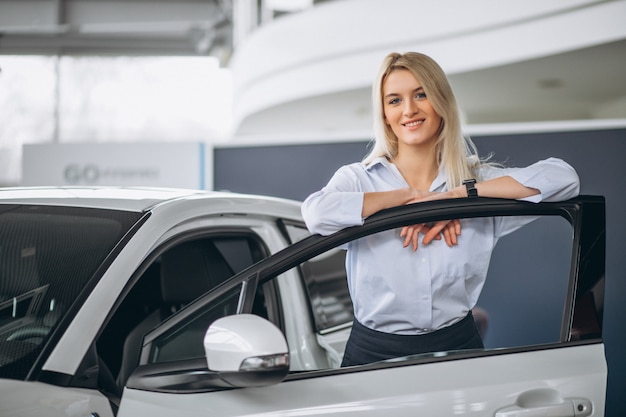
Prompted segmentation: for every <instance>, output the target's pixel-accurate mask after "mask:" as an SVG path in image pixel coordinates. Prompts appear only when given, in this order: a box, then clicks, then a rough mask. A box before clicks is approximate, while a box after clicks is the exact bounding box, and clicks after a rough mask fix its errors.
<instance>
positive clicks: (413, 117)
mask: <svg viewBox="0 0 626 417" xmlns="http://www.w3.org/2000/svg"><path fill="white" fill-rule="evenodd" d="M373 108H374V120H375V133H376V139H375V145H374V147H373V149H372V151H371V152H370V154H369V155H368V156H366V158H365V159H364V160H363V161H362V162H360V163H354V164H350V165H346V166H343V167H341V168H340V169H339V170H338V171H337V172H336V173H335V174H334V176H333V177H332V178H331V180H330V181H329V183H328V184H327V185H326V186H325V187H324V188H323V189H322V190H320V191H318V192H315V193H313V194H311V195H310V196H309V197H308V198H307V199H306V200H305V201H304V203H303V206H302V214H303V216H304V219H305V221H306V224H307V227H308V228H309V230H310V231H311V232H312V233H320V234H324V235H326V234H331V233H333V232H336V231H338V230H340V229H343V228H345V227H349V226H355V225H360V224H362V223H363V220H364V219H365V218H367V217H368V216H370V215H372V214H373V213H376V212H378V211H380V210H382V209H385V208H390V207H394V206H399V205H403V204H409V203H415V202H421V201H427V200H435V199H445V198H460V197H468V194H470V195H475V194H476V193H477V194H478V196H483V197H496V198H510V199H522V200H527V201H533V202H539V201H546V200H548V201H550V200H551V201H559V200H565V199H568V198H572V197H575V196H577V195H578V191H579V180H578V175H577V174H576V172H575V171H574V169H573V168H572V167H571V166H570V165H568V164H567V163H565V162H563V161H562V160H560V159H556V158H549V159H547V160H544V161H539V162H536V163H535V164H533V165H530V166H528V167H526V168H509V169H507V168H503V167H500V166H496V165H494V164H490V163H487V162H486V161H482V160H480V158H479V157H478V155H477V152H476V148H475V146H474V144H473V143H472V142H471V140H470V139H469V138H467V137H464V136H463V134H462V130H461V123H460V117H459V110H458V106H457V103H456V100H455V98H454V94H453V92H452V89H451V87H450V84H449V82H448V79H447V77H446V75H445V73H444V72H443V70H442V69H441V67H440V66H439V65H438V64H437V63H436V62H435V61H434V60H432V59H431V58H430V57H428V56H426V55H423V54H420V53H415V52H409V53H405V54H398V53H391V54H389V55H387V57H385V59H384V60H383V63H382V65H381V68H380V71H379V73H378V76H377V78H376V80H375V83H374V86H373ZM466 180H469V181H467V182H466V183H464V181H466ZM523 224H524V222H523V221H521V220H519V219H516V218H512V217H511V218H491V219H487V218H485V219H464V220H462V221H459V220H449V221H441V222H437V223H435V224H431V225H425V224H422V225H414V226H408V227H404V228H402V229H401V230H399V231H398V230H391V231H387V232H383V233H378V234H376V235H372V236H369V237H367V238H364V239H359V240H357V241H354V242H351V243H350V244H349V245H348V247H347V250H348V253H347V257H346V269H347V276H348V286H349V288H350V295H351V297H352V302H353V305H354V315H355V320H354V323H353V326H352V332H351V334H350V338H349V340H348V343H347V345H346V350H345V353H344V358H343V362H342V366H349V365H358V364H364V363H370V362H374V361H378V360H383V359H389V358H393V357H399V356H405V355H409V354H418V353H424V352H434V351H445V350H457V349H474V348H482V347H483V344H482V340H481V338H480V335H479V333H478V331H477V329H476V325H475V323H474V319H473V317H472V313H471V310H472V308H473V307H474V306H475V303H476V301H477V300H478V296H479V295H480V291H481V289H482V287H483V284H484V281H485V277H486V275H487V268H488V265H489V259H490V256H491V251H492V250H493V248H494V246H495V244H496V242H497V240H498V238H499V237H501V236H503V235H505V234H507V233H510V232H512V231H513V230H515V229H517V228H519V227H521V226H522V225H523ZM461 230H462V235H461ZM418 248H419V250H418Z"/></svg>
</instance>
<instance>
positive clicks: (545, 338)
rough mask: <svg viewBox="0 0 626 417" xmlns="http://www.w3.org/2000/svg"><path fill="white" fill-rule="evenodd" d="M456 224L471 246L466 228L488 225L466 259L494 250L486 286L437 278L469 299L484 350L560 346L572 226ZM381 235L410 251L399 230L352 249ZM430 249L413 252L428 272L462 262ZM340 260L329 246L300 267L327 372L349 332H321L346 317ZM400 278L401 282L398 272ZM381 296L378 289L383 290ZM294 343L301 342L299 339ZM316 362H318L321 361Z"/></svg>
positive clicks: (546, 220)
mask: <svg viewBox="0 0 626 417" xmlns="http://www.w3.org/2000/svg"><path fill="white" fill-rule="evenodd" d="M461 224H462V235H461V239H460V241H459V245H462V244H472V242H471V241H468V243H464V242H463V240H462V237H463V236H471V233H472V232H471V230H472V229H476V227H481V228H482V227H486V226H488V225H490V224H491V225H493V228H494V236H493V237H490V238H488V239H486V241H485V242H483V243H484V244H485V245H486V246H484V247H482V248H478V247H474V248H472V250H471V251H469V253H468V254H467V256H470V257H472V256H489V253H490V251H491V250H490V249H491V247H495V248H494V250H493V252H492V253H491V258H490V260H489V258H488V257H487V260H489V262H488V270H487V276H486V279H485V280H484V283H483V282H482V281H481V280H476V276H473V275H475V273H474V272H472V271H469V270H468V271H467V273H466V275H465V277H466V278H465V280H464V281H462V282H456V283H455V282H452V281H450V282H447V283H446V279H445V276H443V282H444V285H443V287H441V289H440V291H442V292H444V293H445V292H449V291H451V289H452V287H455V288H456V290H458V289H459V288H460V289H461V295H462V296H463V297H467V298H468V299H469V300H474V301H475V304H474V303H473V302H472V301H470V303H471V304H473V314H474V318H475V321H476V324H477V326H478V328H479V332H480V334H481V336H482V338H483V343H484V345H485V349H487V350H489V349H498V350H500V349H501V348H509V347H522V346H534V345H541V344H550V343H558V342H559V341H565V340H562V339H561V332H562V326H563V313H564V309H565V307H566V305H567V303H566V299H567V294H568V290H569V276H570V266H571V256H572V253H573V230H572V227H571V225H570V223H569V222H568V221H567V220H566V219H564V218H562V217H560V216H543V217H533V218H529V217H518V218H517V219H513V218H511V217H499V218H478V219H465V220H462V223H461ZM511 225H514V226H511ZM463 230H465V234H463ZM511 230H514V231H511ZM501 231H504V232H502V234H504V235H503V236H501V237H496V236H495V235H497V234H498V233H499V232H501ZM383 235H385V236H387V237H390V236H391V239H388V240H387V242H389V243H388V244H390V245H395V244H396V243H397V250H398V251H402V250H405V251H408V250H410V249H409V248H403V247H402V241H401V239H400V237H399V229H393V230H387V231H383V232H379V233H376V234H373V235H370V236H368V237H365V238H360V239H359V240H358V241H355V242H353V244H359V245H363V244H365V245H368V244H371V243H372V242H373V240H374V239H376V238H377V237H379V236H383ZM394 235H397V236H396V237H397V239H396V240H397V242H395V241H394V240H393V236H394ZM481 242H482V241H481ZM435 244H438V245H445V243H443V241H440V242H436V243H433V244H431V245H435ZM342 247H345V246H342ZM431 249H432V248H430V247H429V248H426V247H420V248H418V250H417V251H415V252H413V253H412V256H413V257H414V259H415V263H414V265H415V267H417V268H426V267H425V266H427V269H428V270H430V271H432V270H435V269H441V270H443V271H445V270H446V268H447V265H449V264H455V265H459V263H458V262H451V260H452V259H453V258H452V257H455V258H456V257H459V256H465V255H460V252H459V251H457V250H455V249H456V248H447V247H444V248H443V250H442V251H438V252H437V251H432V250H431ZM344 257H345V251H344V250H342V249H338V248H334V249H331V250H329V251H327V252H325V253H323V254H321V255H318V256H316V257H314V258H311V259H310V260H306V261H303V262H302V263H301V264H300V265H299V266H298V269H299V270H300V271H301V272H302V274H303V275H304V277H305V279H304V280H305V282H306V288H307V291H308V294H309V297H310V301H311V308H312V309H313V312H314V317H315V320H316V324H317V326H318V329H317V330H318V331H320V330H321V335H318V341H319V343H320V348H321V349H322V350H323V351H324V352H325V354H326V356H327V358H328V363H329V364H332V366H338V364H339V363H340V358H341V356H342V355H343V349H344V348H345V343H346V341H347V337H348V336H349V332H348V331H346V332H343V331H334V332H331V333H328V335H325V332H324V331H323V330H324V329H327V328H328V327H325V326H332V325H336V324H338V323H341V322H343V321H345V320H346V319H347V320H350V319H351V316H352V308H351V305H350V297H349V294H348V290H347V286H346V272H345V262H344ZM455 261H456V259H455ZM393 262H394V261H393V259H389V263H385V264H383V265H379V266H373V267H376V268H378V269H379V270H378V271H377V272H375V274H376V273H380V274H381V276H382V275H384V274H386V271H387V270H388V269H389V268H390V266H391V265H392V263H393ZM461 265H462V263H461ZM443 275H445V273H444V274H443ZM398 279H401V273H399V276H398ZM354 280H355V281H354V285H360V283H362V281H359V276H356V277H355V278H354ZM380 290H381V291H382V287H381V288H380ZM456 290H455V291H456ZM479 294H480V296H479V297H478V295H479ZM428 295H429V296H430V297H433V296H434V294H428ZM457 296H458V295H457ZM444 297H445V295H444ZM348 306H349V308H348ZM348 312H349V314H348ZM340 328H341V329H342V327H340ZM298 337H300V338H303V336H302V335H298ZM292 340H293V338H292ZM311 350H314V349H311ZM292 354H294V349H292ZM295 354H304V352H295ZM338 358H339V360H338ZM306 360H307V358H302V359H301V361H302V362H304V361H306ZM310 360H314V359H310ZM319 363H320V364H323V361H320V362H319ZM311 369H315V368H314V367H312V368H311Z"/></svg>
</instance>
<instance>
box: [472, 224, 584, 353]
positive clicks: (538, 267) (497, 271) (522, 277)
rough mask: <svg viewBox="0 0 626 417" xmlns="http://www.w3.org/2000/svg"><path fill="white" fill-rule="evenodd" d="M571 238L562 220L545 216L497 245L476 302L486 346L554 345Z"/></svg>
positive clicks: (568, 265) (560, 312)
mask: <svg viewBox="0 0 626 417" xmlns="http://www.w3.org/2000/svg"><path fill="white" fill-rule="evenodd" d="M572 235H573V232H572V227H571V225H570V224H569V222H568V221H567V220H565V219H564V218H562V217H560V216H549V217H548V216H545V217H541V218H538V219H537V220H535V221H534V222H532V223H530V224H528V225H526V226H524V227H522V228H521V229H519V230H516V231H515V232H513V233H511V234H509V235H506V236H504V237H503V238H501V239H500V240H499V241H498V243H497V245H496V247H495V249H494V251H493V254H492V256H491V262H490V264H489V272H488V275H487V280H486V281H485V286H484V288H483V290H482V293H481V296H480V298H479V300H478V303H477V309H479V310H478V314H477V315H480V319H481V324H482V325H483V326H484V327H483V332H484V336H483V341H484V344H485V347H486V348H500V347H508V346H511V347H512V346H526V345H535V344H542V343H551V342H558V341H559V336H560V331H561V322H562V319H563V309H564V307H565V297H566V294H567V290H568V287H569V272H570V262H571V256H572V248H573V240H572Z"/></svg>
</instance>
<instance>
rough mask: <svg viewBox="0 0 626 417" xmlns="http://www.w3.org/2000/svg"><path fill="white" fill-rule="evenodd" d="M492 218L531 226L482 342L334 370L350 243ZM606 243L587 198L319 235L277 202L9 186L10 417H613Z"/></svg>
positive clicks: (483, 207) (497, 203)
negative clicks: (413, 227) (404, 229)
mask: <svg viewBox="0 0 626 417" xmlns="http://www.w3.org/2000/svg"><path fill="white" fill-rule="evenodd" d="M499 216H527V217H529V219H530V218H532V219H534V221H532V222H531V223H530V224H528V225H526V226H524V227H523V228H522V229H520V230H518V231H516V232H514V233H512V234H510V235H509V236H507V237H505V238H503V239H501V240H500V241H499V243H498V245H497V246H496V249H495V251H494V254H493V257H492V260H491V264H490V271H489V276H488V278H487V284H486V285H485V287H484V289H483V293H482V296H481V298H480V300H479V303H478V306H477V307H476V310H475V313H476V317H478V318H479V324H480V325H481V331H482V334H483V340H484V343H485V349H481V350H472V351H460V352H433V353H431V354H426V355H415V356H411V357H404V358H397V359H393V360H388V361H382V362H379V363H374V364H370V365H364V366H354V367H347V368H340V367H339V364H340V362H341V357H342V354H343V348H344V346H345V342H346V340H347V337H348V335H349V332H350V327H351V324H352V320H353V316H352V305H351V302H350V298H349V295H348V290H347V284H346V280H345V270H344V258H345V256H344V253H345V252H344V250H343V249H342V248H343V247H344V245H345V244H346V243H347V242H349V241H351V240H353V239H359V238H362V237H364V236H366V235H369V234H373V233H379V232H382V231H385V230H389V229H398V228H399V227H401V226H403V225H407V224H416V223H427V222H432V221H436V220H440V219H445V218H448V219H450V218H456V219H461V222H463V220H462V219H464V218H469V217H473V218H476V217H480V218H485V221H497V219H498V218H499ZM604 242H605V221H604V199H603V198H602V197H594V196H581V197H578V198H576V199H573V200H569V201H567V202H562V203H539V204H534V203H524V202H519V201H511V200H499V199H487V198H478V199H456V200H446V201H435V202H428V203H420V204H413V205H407V206H403V207H398V208H395V209H391V210H386V211H383V212H381V213H378V214H376V215H374V216H372V217H370V218H369V219H367V221H366V222H365V224H364V225H363V226H359V227H353V228H348V229H345V230H343V231H340V232H338V233H335V234H333V235H331V236H327V237H322V236H318V235H315V236H309V233H308V232H307V230H306V228H305V226H304V224H303V222H302V219H301V215H300V204H299V203H298V202H294V201H288V200H281V199H276V198H269V197H261V196H250V195H238V194H231V193H214V192H203V191H189V190H159V189H131V188H25V189H9V188H8V189H0V415H1V416H5V415H6V416H41V415H45V416H76V417H78V416H81V417H82V416H100V417H104V416H120V417H123V416H141V415H150V416H172V415H184V416H207V415H215V416H259V417H260V416H263V417H269V416H317V415H324V416H346V415H359V416H362V415H367V416H389V415H393V416H404V415H406V416H409V415H410V416H414V415H433V416H434V415H437V416H441V415H476V416H484V415H496V416H530V415H533V416H534V415H554V416H556V415H558V416H561V415H562V416H569V415H571V416H592V415H593V416H599V415H603V414H604V403H605V392H606V378H607V368H606V361H605V356H604V346H603V342H602V333H601V329H602V325H601V324H602V323H601V320H602V310H603V289H604V256H605V253H604V252H605V246H604V245H605V244H604ZM460 244H462V241H461V242H460ZM417 253H418V254H419V249H418V252H417ZM416 256H419V255H416Z"/></svg>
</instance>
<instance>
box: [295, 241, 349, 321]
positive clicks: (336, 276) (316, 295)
mask: <svg viewBox="0 0 626 417" xmlns="http://www.w3.org/2000/svg"><path fill="white" fill-rule="evenodd" d="M345 259H346V251H345V250H342V249H333V250H331V251H328V252H326V253H324V254H322V255H319V256H316V257H315V258H313V259H311V260H309V261H307V262H303V263H302V264H301V268H300V270H301V271H302V276H303V277H304V282H305V284H306V289H307V291H308V294H309V299H310V301H311V307H312V309H313V317H314V318H315V326H316V329H317V331H323V330H326V329H329V328H331V327H334V326H337V325H340V324H345V323H350V322H352V319H353V310H352V301H351V300H350V293H349V291H348V283H347V281H346V267H345Z"/></svg>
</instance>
